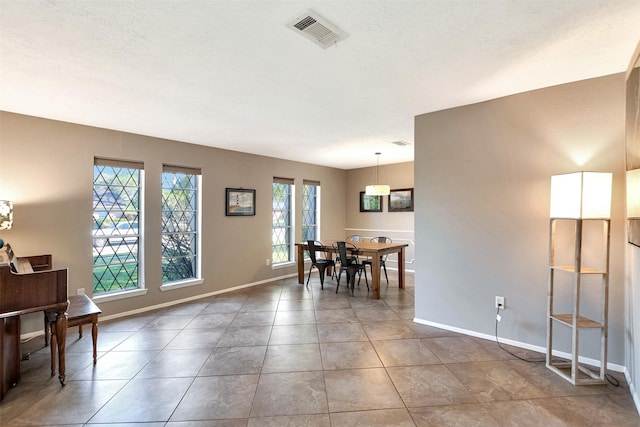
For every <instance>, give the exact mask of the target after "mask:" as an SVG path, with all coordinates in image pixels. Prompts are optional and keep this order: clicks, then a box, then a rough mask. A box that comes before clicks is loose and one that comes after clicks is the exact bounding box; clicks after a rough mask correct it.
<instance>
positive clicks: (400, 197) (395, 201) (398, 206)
mask: <svg viewBox="0 0 640 427" xmlns="http://www.w3.org/2000/svg"><path fill="white" fill-rule="evenodd" d="M388 197H389V212H413V188H402V189H400V190H391V193H389V196H388Z"/></svg>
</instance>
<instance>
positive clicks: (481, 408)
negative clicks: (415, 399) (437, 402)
mask: <svg viewBox="0 0 640 427" xmlns="http://www.w3.org/2000/svg"><path fill="white" fill-rule="evenodd" d="M409 412H410V413H411V416H412V417H413V419H414V420H415V422H416V425H417V426H418V427H448V426H460V427H494V426H496V425H499V423H498V420H496V419H495V418H493V416H491V414H490V413H489V410H488V409H487V408H486V405H483V404H480V403H475V404H474V403H471V404H462V405H446V406H429V407H421V408H409Z"/></svg>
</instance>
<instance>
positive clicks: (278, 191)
mask: <svg viewBox="0 0 640 427" xmlns="http://www.w3.org/2000/svg"><path fill="white" fill-rule="evenodd" d="M292 194H293V180H292V179H286V178H274V179H273V192H272V196H273V202H272V206H273V208H272V209H273V223H272V228H271V253H272V255H271V263H272V264H282V263H285V262H291V261H292V260H293V250H292V248H293V232H292V231H293V219H292V217H291V212H292V211H293V209H292V205H293V198H292Z"/></svg>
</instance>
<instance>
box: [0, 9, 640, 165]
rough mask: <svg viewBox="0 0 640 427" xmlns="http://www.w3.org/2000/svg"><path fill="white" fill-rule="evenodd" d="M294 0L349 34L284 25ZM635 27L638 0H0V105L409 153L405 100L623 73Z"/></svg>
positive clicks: (462, 100)
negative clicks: (322, 35) (333, 41)
mask: <svg viewBox="0 0 640 427" xmlns="http://www.w3.org/2000/svg"><path fill="white" fill-rule="evenodd" d="M307 9H313V10H315V11H316V12H318V13H319V14H321V15H322V16H324V17H325V18H327V19H328V20H329V21H331V22H332V23H333V24H335V25H337V26H338V27H340V28H341V29H343V30H344V31H346V32H347V33H348V34H349V37H348V38H347V39H346V40H344V41H343V42H340V43H338V45H337V46H335V47H330V48H328V49H322V48H320V47H318V46H317V45H315V44H313V43H312V42H310V41H309V40H307V39H305V38H304V37H302V36H301V35H300V34H296V33H295V32H294V31H292V30H291V29H289V28H287V27H286V26H285V24H286V23H287V22H288V21H290V20H291V19H293V18H295V17H296V16H297V15H299V14H300V13H302V12H304V11H306V10H307ZM639 40H640V0H564V1H559V0H529V1H524V0H486V1H485V0H482V1H481V0H423V1H401V0H396V1H394V0H386V1H385V0H372V1H347V0H342V1H321V0H316V1H267V0H263V1H232V0H227V1H211V0H210V1H207V0H199V1H197V0H181V1H169V0H117V1H116V0H101V1H98V0H93V1H80V0H65V1H34V0H0V109H1V110H5V111H10V112H17V113H22V114H28V115H33V116H40V117H46V118H52V119H57V120H63V121H69V122H74V123H81V124H86V125H92V126H99V127H104V128H109V129H116V130H122V131H127V132H134V133H138V134H143V135H151V136H156V137H162V138H169V139H174V140H179V141H185V142H190V143H194V144H201V145H208V146H214V147H221V148H225V149H230V150H236V151H242V152H248V153H255V154H261V155H267V156H274V157H279V158H285V159H291V160H296V161H302V162H310V163H315V164H320V165H327V166H334V167H337V168H341V169H351V168H357V167H364V166H372V165H375V163H376V156H375V155H374V152H376V151H381V152H382V156H381V157H380V163H381V164H385V163H396V162H402V161H410V160H413V152H414V147H413V142H414V141H413V118H414V116H415V115H419V114H423V113H427V112H431V111H437V110H441V109H446V108H451V107H456V106H460V105H465V104H470V103H475V102H479V101H483V100H488V99H493V98H497V97H500V96H504V95H508V94H513V93H518V92H523V91H527V90H532V89H537V88H541V87H546V86H552V85H556V84H561V83H566V82H571V81H576V80H582V79H587V78H592V77H597V76H603V75H608V74H613V73H618V72H623V71H625V70H626V68H627V65H628V62H629V60H630V58H631V56H632V54H633V52H634V49H635V47H636V44H637V43H638V41H639ZM541 108H544V106H541ZM397 140H404V141H407V142H409V143H410V144H411V145H409V146H406V147H398V146H396V145H393V144H391V142H392V141H397Z"/></svg>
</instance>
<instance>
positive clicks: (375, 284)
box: [296, 240, 409, 299]
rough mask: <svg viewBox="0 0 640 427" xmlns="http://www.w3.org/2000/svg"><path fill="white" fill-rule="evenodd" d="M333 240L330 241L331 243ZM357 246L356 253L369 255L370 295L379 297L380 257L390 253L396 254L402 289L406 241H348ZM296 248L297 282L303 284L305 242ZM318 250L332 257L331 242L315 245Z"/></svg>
mask: <svg viewBox="0 0 640 427" xmlns="http://www.w3.org/2000/svg"><path fill="white" fill-rule="evenodd" d="M333 242H335V240H334V241H332V243H333ZM349 243H353V244H354V245H355V246H356V248H357V255H358V256H359V257H360V256H368V257H371V275H372V276H373V277H372V278H371V282H372V283H371V296H372V297H373V298H375V299H379V298H380V267H381V264H382V263H381V261H380V259H381V257H383V256H385V255H390V254H395V253H397V254H398V287H399V288H400V289H404V276H405V274H404V257H405V248H407V247H408V246H409V244H408V243H380V242H369V241H366V242H362V241H361V242H349ZM296 247H297V248H298V283H300V284H304V251H305V250H306V249H308V247H307V243H306V242H304V243H296ZM316 247H317V248H318V250H319V251H324V252H326V253H327V258H331V259H333V256H334V253H335V249H334V248H333V244H329V245H326V244H325V245H323V246H316Z"/></svg>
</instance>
